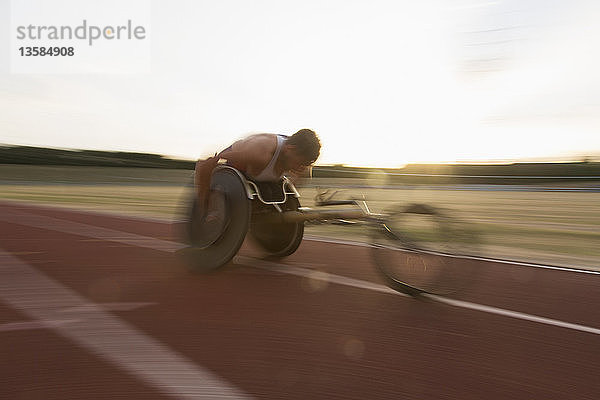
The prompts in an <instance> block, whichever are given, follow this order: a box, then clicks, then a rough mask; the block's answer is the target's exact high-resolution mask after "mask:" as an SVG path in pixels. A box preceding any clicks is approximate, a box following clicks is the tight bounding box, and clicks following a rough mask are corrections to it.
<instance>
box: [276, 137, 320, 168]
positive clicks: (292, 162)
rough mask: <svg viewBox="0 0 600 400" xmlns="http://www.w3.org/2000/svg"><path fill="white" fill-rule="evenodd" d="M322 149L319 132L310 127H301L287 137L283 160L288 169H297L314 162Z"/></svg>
mask: <svg viewBox="0 0 600 400" xmlns="http://www.w3.org/2000/svg"><path fill="white" fill-rule="evenodd" d="M320 151H321V142H320V141H319V138H318V136H317V134H316V133H315V132H314V131H312V130H310V129H300V130H299V131H298V132H296V133H294V134H293V135H292V136H290V137H289V138H287V140H286V141H285V145H284V147H283V151H282V153H283V162H284V168H285V169H286V170H296V169H301V168H302V167H306V166H309V165H311V164H313V163H314V162H315V161H316V160H317V158H319V153H320Z"/></svg>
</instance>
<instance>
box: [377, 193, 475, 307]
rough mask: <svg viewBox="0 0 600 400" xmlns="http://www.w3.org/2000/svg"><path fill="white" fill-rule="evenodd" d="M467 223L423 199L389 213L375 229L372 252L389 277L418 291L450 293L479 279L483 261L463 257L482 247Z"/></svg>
mask: <svg viewBox="0 0 600 400" xmlns="http://www.w3.org/2000/svg"><path fill="white" fill-rule="evenodd" d="M477 243H478V238H477V235H476V233H475V231H474V230H473V229H472V227H470V226H469V225H468V224H465V223H464V222H461V221H459V220H457V219H455V218H451V217H449V216H448V214H447V213H445V212H443V211H441V210H439V209H436V208H434V207H430V206H427V205H422V204H412V205H409V206H408V207H405V208H403V209H400V210H396V211H395V212H392V213H391V214H390V215H389V218H388V219H387V221H386V223H385V224H383V225H381V226H380V227H378V228H377V229H376V230H375V232H374V235H373V240H372V255H373V259H374V260H375V264H376V265H377V268H378V270H379V271H380V272H381V274H382V275H383V277H384V279H385V280H386V283H387V284H388V285H389V286H390V287H391V288H393V289H395V290H398V291H400V292H403V293H406V294H409V295H411V296H416V295H419V294H422V293H431V294H438V295H447V294H451V293H456V292H458V291H460V290H464V289H465V288H466V287H467V286H468V285H469V284H471V283H472V282H474V279H475V278H476V276H477V274H478V263H477V261H475V260H473V259H469V258H467V257H464V256H466V255H469V253H471V254H472V252H473V251H474V249H475V248H477Z"/></svg>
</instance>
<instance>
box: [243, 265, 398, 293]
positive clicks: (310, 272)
mask: <svg viewBox="0 0 600 400" xmlns="http://www.w3.org/2000/svg"><path fill="white" fill-rule="evenodd" d="M234 262H236V263H239V264H244V265H246V266H249V267H254V268H261V269H267V270H269V271H274V272H281V273H284V274H290V275H296V276H302V277H304V278H308V279H311V280H316V281H322V282H327V283H337V284H338V285H344V286H350V287H355V288H359V289H367V290H371V291H373V292H380V293H387V294H396V295H400V296H406V297H409V296H408V295H406V294H404V293H400V292H397V291H395V290H394V289H391V288H389V287H387V286H383V285H379V284H377V283H373V282H369V281H363V280H361V279H354V278H348V277H346V276H342V275H336V274H331V273H329V272H324V271H319V270H315V269H313V268H306V267H294V266H292V265H289V264H280V263H276V262H273V261H267V260H261V259H258V258H251V257H244V256H237V257H236V258H234Z"/></svg>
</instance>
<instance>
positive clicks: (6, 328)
mask: <svg viewBox="0 0 600 400" xmlns="http://www.w3.org/2000/svg"><path fill="white" fill-rule="evenodd" d="M74 322H79V320H78V319H54V320H38V321H22V322H21V321H20V322H9V323H6V324H2V325H0V332H10V331H24V330H30V329H54V328H56V327H57V326H60V325H65V324H72V323H74Z"/></svg>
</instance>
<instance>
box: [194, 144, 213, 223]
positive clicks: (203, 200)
mask: <svg viewBox="0 0 600 400" xmlns="http://www.w3.org/2000/svg"><path fill="white" fill-rule="evenodd" d="M218 163H219V156H218V155H217V154H216V153H215V155H214V156H212V157H209V158H207V159H206V160H198V162H197V163H196V176H195V179H194V184H195V185H196V193H197V197H198V202H197V203H196V204H197V207H198V211H199V212H200V215H202V214H204V211H205V210H206V207H207V203H208V194H209V192H210V178H211V176H212V172H213V170H214V169H215V167H216V166H217V164H218Z"/></svg>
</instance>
